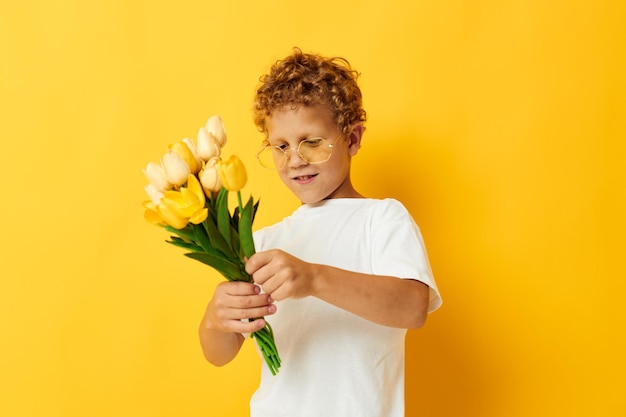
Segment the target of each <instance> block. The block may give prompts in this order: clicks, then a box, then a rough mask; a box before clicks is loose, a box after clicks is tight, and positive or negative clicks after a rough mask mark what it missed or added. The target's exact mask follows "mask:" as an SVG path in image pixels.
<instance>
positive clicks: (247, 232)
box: [239, 197, 256, 258]
mask: <svg viewBox="0 0 626 417" xmlns="http://www.w3.org/2000/svg"><path fill="white" fill-rule="evenodd" d="M253 212H254V202H253V199H252V197H250V199H248V202H247V203H246V206H245V207H244V208H243V211H242V213H241V218H240V219H239V241H240V244H241V251H242V252H243V255H244V256H245V257H246V258H249V257H251V256H252V255H254V253H255V252H256V251H255V249H254V239H253V237H252V216H253Z"/></svg>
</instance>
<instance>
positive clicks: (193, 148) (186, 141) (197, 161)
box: [183, 138, 202, 174]
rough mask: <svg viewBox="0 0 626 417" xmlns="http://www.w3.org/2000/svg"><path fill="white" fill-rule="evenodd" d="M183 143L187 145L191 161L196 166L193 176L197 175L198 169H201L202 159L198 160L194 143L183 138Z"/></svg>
mask: <svg viewBox="0 0 626 417" xmlns="http://www.w3.org/2000/svg"><path fill="white" fill-rule="evenodd" d="M183 143H184V144H185V145H187V148H189V150H190V151H191V154H192V155H193V159H195V162H196V166H195V167H194V168H195V171H193V174H197V173H198V171H200V168H202V159H201V158H200V155H198V147H197V146H196V142H194V141H193V140H191V139H189V138H185V139H183Z"/></svg>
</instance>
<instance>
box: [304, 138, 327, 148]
mask: <svg viewBox="0 0 626 417" xmlns="http://www.w3.org/2000/svg"><path fill="white" fill-rule="evenodd" d="M323 140H324V139H322V138H309V139H304V140H303V141H302V142H300V145H303V146H306V147H309V148H315V147H317V146H320V145H321V144H322V141H323Z"/></svg>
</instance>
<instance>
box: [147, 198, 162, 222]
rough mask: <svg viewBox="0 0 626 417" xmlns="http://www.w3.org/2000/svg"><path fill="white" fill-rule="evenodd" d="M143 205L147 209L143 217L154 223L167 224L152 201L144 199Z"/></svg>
mask: <svg viewBox="0 0 626 417" xmlns="http://www.w3.org/2000/svg"><path fill="white" fill-rule="evenodd" d="M143 206H144V207H145V209H146V211H145V212H144V213H143V217H144V218H145V219H146V220H147V221H148V222H149V223H152V224H156V225H159V226H165V221H164V220H163V218H162V217H161V216H160V215H159V212H158V211H157V208H156V205H155V204H154V203H153V202H152V201H144V202H143Z"/></svg>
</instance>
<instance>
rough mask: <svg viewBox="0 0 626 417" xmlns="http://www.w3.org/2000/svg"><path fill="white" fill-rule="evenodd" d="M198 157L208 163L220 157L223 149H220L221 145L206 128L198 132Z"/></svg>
mask: <svg viewBox="0 0 626 417" xmlns="http://www.w3.org/2000/svg"><path fill="white" fill-rule="evenodd" d="M197 142H198V146H197V149H198V156H200V159H202V160H203V161H208V160H209V159H211V158H215V157H218V156H220V153H221V151H222V149H221V148H220V144H219V142H218V141H217V139H216V138H215V136H213V135H212V134H211V133H209V131H208V130H206V128H204V127H201V128H200V130H198V139H197Z"/></svg>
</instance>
